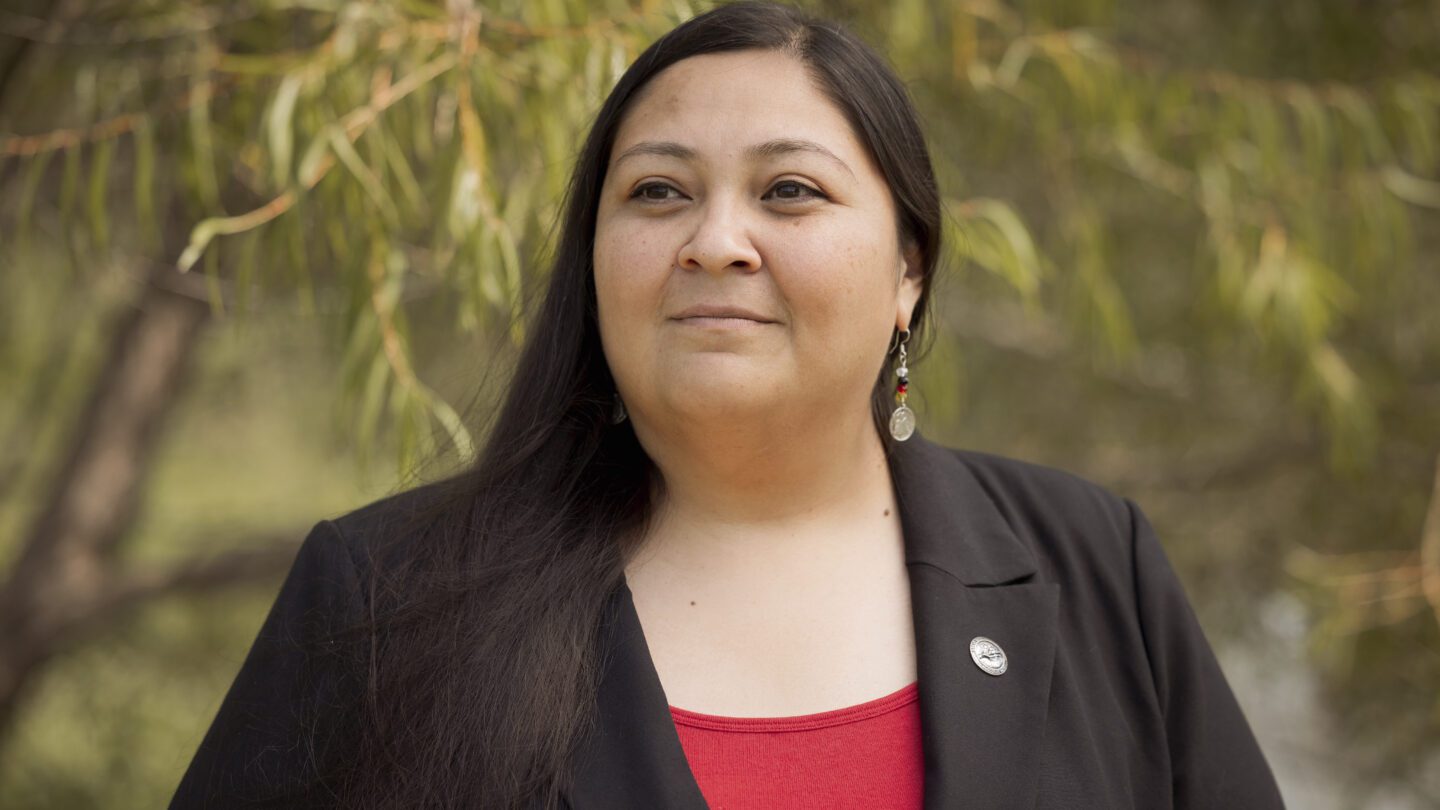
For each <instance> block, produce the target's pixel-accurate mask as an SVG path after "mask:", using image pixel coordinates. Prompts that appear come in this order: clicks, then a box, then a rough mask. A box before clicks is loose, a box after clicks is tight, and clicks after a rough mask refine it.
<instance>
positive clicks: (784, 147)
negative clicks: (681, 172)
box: [615, 138, 855, 178]
mask: <svg viewBox="0 0 1440 810" xmlns="http://www.w3.org/2000/svg"><path fill="white" fill-rule="evenodd" d="M793 152H809V153H811V154H816V155H820V156H821V157H824V158H826V159H828V160H831V161H834V162H835V163H838V164H840V168H842V169H844V170H845V171H846V172H847V173H849V175H850V176H851V177H852V178H853V177H854V176H855V172H853V171H851V170H850V167H849V166H848V165H846V163H845V161H843V160H841V159H840V158H839V157H837V156H836V155H835V153H834V152H831V151H830V150H829V149H826V148H825V147H823V146H821V145H820V144H818V143H816V142H814V141H807V140H802V139H798V138H775V139H774V140H769V141H765V142H763V143H757V144H754V145H753V146H750V147H748V148H746V150H745V155H746V157H749V158H752V159H755V158H770V157H778V156H780V155H788V154H791V153H793ZM637 155H659V156H660V157H673V158H678V159H680V160H694V159H695V150H694V149H691V148H690V147H688V146H686V145H684V144H682V143H676V142H675V141H641V142H640V143H637V144H635V145H634V146H632V147H630V148H629V149H626V150H625V151H624V152H621V153H620V156H619V157H617V158H615V165H616V166H619V165H620V161H622V160H624V159H626V158H629V157H635V156H637Z"/></svg>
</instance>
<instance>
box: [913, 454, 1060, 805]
mask: <svg viewBox="0 0 1440 810" xmlns="http://www.w3.org/2000/svg"><path fill="white" fill-rule="evenodd" d="M890 466H891V475H892V477H893V479H894V483H895V491H896V498H897V500H898V502H899V507H900V519H901V526H902V528H903V530H904V533H905V562H906V566H907V568H908V569H909V572H910V601H911V607H912V610H913V615H914V620H915V643H916V650H917V658H918V661H917V664H918V670H919V681H920V723H921V730H922V734H923V738H924V752H925V753H924V756H925V807H926V808H927V810H938V809H939V808H951V807H964V806H969V805H971V804H981V803H983V804H984V805H986V806H989V807H1007V808H1008V807H1014V808H1022V807H1033V806H1034V804H1035V799H1036V790H1037V787H1038V786H1037V783H1036V779H1037V777H1038V773H1039V756H1040V750H1041V740H1042V739H1043V737H1044V733H1045V720H1046V711H1047V708H1048V707H1049V703H1050V675H1051V670H1052V669H1053V666H1054V662H1055V641H1056V639H1055V633H1056V623H1057V621H1058V616H1057V613H1056V610H1057V608H1058V605H1059V590H1060V588H1059V585H1057V584H1054V583H1044V582H1035V581H1034V574H1035V573H1036V565H1035V558H1034V555H1033V554H1031V553H1030V551H1029V550H1028V549H1026V548H1025V547H1024V546H1023V545H1022V544H1021V543H1020V541H1019V539H1018V538H1016V537H1015V534H1014V532H1013V531H1011V529H1010V527H1009V524H1007V523H1006V522H1005V519H1004V518H1003V516H1001V514H1000V512H999V510H998V509H997V508H996V506H995V504H994V502H993V501H992V500H991V499H990V497H989V495H988V494H986V492H985V490H984V488H983V487H982V486H981V484H980V482H979V480H978V479H976V478H975V476H974V474H973V473H971V472H970V470H969V468H967V467H966V466H965V464H964V462H962V461H961V460H960V458H959V457H958V456H957V455H956V454H955V453H954V452H953V451H951V450H948V449H946V448H944V447H940V446H938V445H935V444H932V443H930V442H929V441H926V440H925V439H924V438H922V437H921V436H919V435H918V434H916V435H914V436H912V437H911V438H910V440H909V441H908V442H906V443H904V444H898V445H896V446H895V447H894V449H893V451H892V453H891V459H890ZM977 636H983V637H985V638H988V639H990V640H992V641H994V642H995V643H996V644H998V645H999V646H1000V647H1001V649H1003V650H1004V652H1005V656H1006V659H1007V668H1006V670H1005V671H1004V673H1003V674H1001V675H991V674H989V673H987V672H986V671H984V670H982V669H981V668H980V667H979V665H977V664H976V663H975V662H974V660H973V659H972V658H971V654H970V643H971V640H972V639H974V638H976V637H977Z"/></svg>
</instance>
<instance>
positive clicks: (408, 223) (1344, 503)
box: [0, 0, 1440, 810]
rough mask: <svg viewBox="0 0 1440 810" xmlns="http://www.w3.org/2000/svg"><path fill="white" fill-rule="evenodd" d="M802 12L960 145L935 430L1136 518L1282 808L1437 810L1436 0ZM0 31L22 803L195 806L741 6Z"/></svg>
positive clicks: (3, 597)
mask: <svg viewBox="0 0 1440 810" xmlns="http://www.w3.org/2000/svg"><path fill="white" fill-rule="evenodd" d="M803 5H804V6H805V7H806V8H810V9H813V10H815V11H818V12H821V13H823V14H826V15H831V16H833V17H835V18H836V19H839V20H841V21H843V22H845V23H847V24H848V25H850V26H852V27H853V29H854V30H855V31H857V32H858V33H860V34H861V35H862V36H863V37H864V38H866V39H867V40H868V41H869V42H871V43H872V44H874V45H876V46H877V47H879V48H880V49H881V50H883V51H884V52H885V53H886V54H888V56H889V57H890V58H891V60H892V61H893V62H894V64H895V66H896V67H897V69H898V71H899V73H900V74H901V76H902V77H903V78H904V79H905V80H906V82H907V83H908V84H909V86H910V88H911V90H912V92H913V94H914V96H915V98H916V100H917V101H918V103H919V105H920V107H921V109H922V112H923V114H924V116H925V118H926V122H927V128H928V133H929V136H930V138H931V148H932V151H933V154H934V157H935V159H936V161H937V165H938V169H939V171H940V174H941V179H942V189H943V191H944V194H945V196H946V200H947V203H946V205H947V227H948V228H949V234H948V236H949V237H950V239H949V245H948V253H947V255H946V256H945V257H944V260H943V265H944V268H945V270H944V275H943V277H942V280H941V281H940V286H939V287H938V288H937V298H936V313H937V316H938V317H937V320H936V325H937V326H938V329H937V330H936V333H935V336H934V337H935V339H934V341H933V344H931V345H930V346H929V347H928V351H927V352H926V353H924V354H923V355H922V356H921V357H920V359H919V360H917V361H913V362H912V368H913V369H914V381H915V382H914V390H913V391H912V392H911V403H912V405H914V406H916V410H917V412H918V415H919V419H920V423H921V429H922V430H923V431H924V432H925V433H926V435H927V436H929V437H931V438H934V439H937V440H940V441H943V442H946V443H950V444H954V445H958V446H964V447H970V448H975V449H980V450H986V451H991V452H998V453H1003V454H1007V455H1012V456H1018V457H1021V458H1025V459H1029V460H1033V461H1037V462H1041V463H1045V464H1050V465H1054V466H1059V467H1063V468H1065V469H1069V470H1072V471H1074V472H1076V473H1079V474H1081V475H1083V476H1086V477H1088V478H1091V479H1093V480H1096V481H1098V482H1100V483H1102V484H1104V485H1106V486H1108V487H1109V488H1111V489H1112V490H1114V491H1116V492H1118V493H1121V494H1124V495H1127V496H1129V497H1132V498H1134V499H1135V500H1137V501H1138V502H1139V503H1140V504H1141V505H1142V507H1144V508H1145V510H1146V511H1147V513H1148V514H1149V515H1150V517H1151V518H1152V520H1153V522H1154V523H1155V525H1156V527H1157V529H1158V530H1159V532H1160V535H1161V538H1162V542H1163V543H1164V545H1165V548H1166V550H1167V552H1168V553H1169V554H1170V556H1171V559H1172V560H1173V561H1174V563H1175V566H1176V568H1177V569H1178V570H1179V572H1180V575H1181V578H1182V580H1183V581H1184V583H1185V586H1186V588H1187V591H1188V592H1189V593H1190V596H1191V599H1192V602H1193V604H1194V605H1195V609H1196V611H1197V613H1198V614H1199V615H1200V619H1201V622H1202V624H1203V625H1204V627H1205V629H1206V632H1207V634H1208V636H1209V637H1210V639H1211V641H1212V643H1213V645H1214V646H1215V648H1216V651H1217V653H1218V654H1219V656H1220V658H1221V661H1222V664H1223V665H1224V667H1225V671H1226V673H1227V674H1228V676H1229V677H1230V679H1231V683H1232V685H1233V686H1234V687H1235V690H1236V692H1237V694H1238V697H1239V699H1240V702H1241V704H1242V705H1243V707H1244V708H1245V710H1246V712H1247V714H1248V716H1249V717H1250V719H1251V722H1252V724H1253V726H1254V728H1255V731H1256V733H1257V736H1258V737H1259V739H1260V742H1261V744H1262V746H1263V748H1264V749H1265V751H1266V753H1267V755H1268V757H1269V758H1270V761H1271V764H1272V766H1273V767H1274V769H1275V771H1276V774H1277V777H1278V778H1279V780H1280V782H1281V786H1282V789H1283V791H1284V793H1285V796H1286V799H1287V802H1288V803H1289V804H1290V806H1292V807H1296V808H1320V809H1321V810H1328V809H1329V808H1337V809H1338V808H1396V809H1399V808H1426V807H1437V806H1440V688H1437V687H1440V479H1437V456H1440V272H1437V270H1440V267H1437V259H1436V256H1437V250H1440V3H1435V2H1433V0H1423V1H1422V0H1310V1H1309V2H1288V3H1287V2H1254V1H1253V0H1243V1H1242V0H1212V1H1211V2H1199V0H1144V2H1139V1H1138V0H1135V1H1132V2H1121V1H1120V0H950V2H925V0H891V2H885V3H881V2H859V1H858V0H836V1H835V2H811V3H804V4H803ZM4 6H5V7H4V10H0V808H27V810H47V809H48V808H88V807H104V808H153V807H159V806H163V805H164V804H165V802H167V801H168V798H169V796H170V793H171V791H172V790H173V788H174V786H175V784H176V783H177V782H178V780H179V777H180V774H181V773H182V771H183V769H184V768H185V766H186V764H187V763H188V761H189V758H190V756H191V755H192V754H193V752H194V749H195V746H196V745H197V744H198V742H199V740H200V737H201V735H202V734H203V732H204V730H205V728H206V727H207V726H208V724H209V722H210V719H211V717H212V716H213V713H214V711H215V709H216V707H217V706H218V704H219V701H220V699H221V697H222V695H223V694H224V691H225V689H226V688H227V687H228V686H229V683H230V680H231V679H232V678H233V677H234V674H235V672H236V669H237V668H238V666H239V663H240V661H241V659H242V657H243V656H244V654H245V652H246V650H247V649H248V647H249V645H250V642H251V641H252V639H253V637H254V634H255V632H256V631H257V629H258V628H259V625H260V622H261V620H262V619H263V617H264V613H265V611H266V609H267V608H268V606H269V604H270V601H271V600H272V599H273V598H274V595H275V592H276V590H277V588H278V586H279V582H280V578H281V577H282V575H283V573H284V572H285V570H286V569H287V568H288V566H289V564H290V561H291V558H292V556H293V554H294V551H295V549H296V547H297V545H298V543H299V541H300V540H301V539H302V538H303V537H304V535H305V533H306V532H307V530H308V529H309V527H310V526H312V525H313V524H314V523H315V522H316V521H318V520H321V519H324V518H328V517H333V516H336V515H338V514H341V513H343V512H345V511H348V510H350V509H353V508H355V507H358V506H360V505H362V504H364V503H366V502H368V501H369V500H373V499H374V498H377V497H379V496H381V495H384V494H386V493H388V492H392V491H394V490H396V489H399V488H403V487H406V486H410V485H413V484H414V483H415V482H416V481H419V480H424V479H425V478H427V477H435V476H438V475H441V474H443V473H444V472H445V471H446V470H448V469H452V468H453V467H454V465H456V464H459V463H463V461H464V459H465V458H467V457H468V456H469V455H470V454H471V453H472V452H473V448H474V446H475V445H476V444H477V443H479V442H483V440H484V432H485V430H486V425H487V424H488V419H487V415H488V412H489V410H490V406H491V403H492V402H493V401H494V400H493V397H494V396H495V392H496V391H498V390H499V389H500V388H501V387H503V385H504V384H505V377H506V374H507V373H508V369H509V368H510V366H511V364H512V361H513V359H514V356H515V348H516V346H517V344H518V342H519V341H521V340H522V339H523V338H524V335H525V326H526V321H525V314H524V313H525V312H526V311H527V310H526V307H527V305H528V304H529V302H530V300H531V296H532V294H533V293H534V292H535V291H536V290H537V289H539V288H540V285H541V284H542V283H543V277H544V274H545V268H546V266H547V265H546V262H547V256H548V251H549V249H550V245H549V240H550V238H551V236H552V235H553V228H554V224H555V217H556V213H557V210H558V205H559V202H560V199H561V195H562V193H563V184H564V181H565V178H566V176H567V173H568V171H569V170H570V167H571V163H572V160H573V158H574V155H575V153H576V151H577V149H578V146H579V143H580V139H581V138H582V136H583V134H584V132H585V130H586V127H587V125H588V123H589V121H590V120H591V118H592V116H593V115H594V113H595V112H596V110H597V109H598V105H599V103H600V100H601V99H602V98H603V96H604V94H605V93H606V92H607V91H608V89H609V88H610V86H611V85H612V84H613V82H614V81H615V79H616V78H617V76H618V75H619V73H620V72H621V71H622V70H623V69H624V68H625V67H626V66H627V65H628V64H629V62H630V61H631V60H632V59H633V58H634V57H635V56H636V55H638V53H639V52H640V51H641V50H642V49H643V48H644V47H645V46H646V45H647V44H648V43H649V42H651V41H652V40H653V39H654V38H655V37H656V36H658V35H659V34H660V33H663V32H664V31H665V30H667V29H669V28H670V27H672V26H673V25H674V24H675V23H677V22H678V21H680V20H681V19H684V18H686V17H688V16H691V15H693V14H695V13H697V12H699V11H701V10H703V9H704V8H705V7H707V6H706V4H703V3H696V4H690V3H688V2H684V1H683V0H674V1H673V2H670V1H666V2H662V1H661V0H649V1H647V2H641V3H630V2H624V1H623V0H609V1H608V2H579V0H530V1H529V2H519V0H504V1H503V2H476V1H475V0H449V2H434V1H433V0H375V1H374V2H340V1H339V0H234V2H225V3H199V2H189V1H187V0H146V1H144V2H141V1H136V2H121V1H120V0H109V1H107V0H93V1H92V0H7V2H6V3H5V4H4Z"/></svg>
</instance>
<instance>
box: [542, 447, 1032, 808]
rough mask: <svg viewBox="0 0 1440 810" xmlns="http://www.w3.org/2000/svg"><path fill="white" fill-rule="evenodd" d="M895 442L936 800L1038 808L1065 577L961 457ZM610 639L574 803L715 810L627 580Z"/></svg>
mask: <svg viewBox="0 0 1440 810" xmlns="http://www.w3.org/2000/svg"><path fill="white" fill-rule="evenodd" d="M892 448H893V449H892V450H891V452H890V469H891V478H892V480H893V482H894V487H895V491H896V499H897V502H898V505H899V510H900V520H901V527H902V530H903V532H904V537H905V561H906V566H907V569H908V571H909V574H910V586H911V588H910V590H911V592H910V599H911V607H912V611H913V618H914V622H915V636H916V650H917V670H918V679H919V683H920V715H921V733H922V737H923V749H924V768H925V808H926V810H939V808H950V807H958V806H962V805H967V804H971V803H976V802H983V803H985V804H987V805H990V806H995V807H1029V806H1032V805H1033V804H1034V802H1035V796H1036V787H1037V784H1036V779H1037V776H1038V773H1039V767H1038V764H1039V753H1040V742H1041V740H1042V738H1043V734H1044V730H1045V720H1046V712H1047V708H1048V705H1049V691H1050V675H1051V670H1052V667H1053V663H1054V656H1055V633H1056V621H1057V611H1056V608H1057V606H1058V604H1059V586H1058V585H1056V584H1054V583H1042V582H1035V581H1034V574H1035V573H1036V564H1035V557H1034V554H1033V553H1031V552H1030V551H1029V550H1028V549H1027V548H1026V547H1025V546H1024V545H1023V544H1022V543H1021V542H1020V540H1019V539H1018V538H1017V537H1016V536H1015V533H1014V532H1013V531H1012V530H1011V528H1010V526H1009V524H1008V523H1007V522H1006V521H1005V519H1004V517H1003V516H1002V515H1001V513H1000V511H999V510H998V509H997V508H996V505H995V503H994V502H993V501H992V500H991V498H990V496H989V495H988V494H987V492H986V490H985V488H984V487H983V486H982V485H981V483H980V480H979V479H978V478H977V477H976V476H975V474H974V473H973V472H972V471H971V470H970V468H969V467H968V466H967V465H966V463H965V462H964V461H962V459H961V457H960V456H959V455H957V454H956V453H955V452H954V451H952V450H949V449H946V448H944V447H941V446H938V445H936V444H933V443H931V442H929V441H928V440H926V439H925V438H924V437H922V436H920V435H919V434H918V433H917V434H915V435H914V436H912V437H911V438H910V440H909V441H907V442H904V443H896V444H894V445H893V446H892ZM976 636H985V637H986V638H989V639H991V640H993V641H994V642H996V643H998V644H999V645H1000V647H1001V648H1002V649H1003V650H1004V652H1005V654H1006V657H1007V660H1008V668H1007V670H1006V672H1005V673H1004V674H1002V675H999V676H994V675H990V674H988V673H986V672H985V671H983V670H981V669H980V668H979V666H978V665H977V664H975V663H974V661H973V660H972V658H971V654H970V642H971V640H972V639H973V638H975V637H976ZM601 639H602V650H603V651H604V652H603V655H602V662H601V663H602V667H603V669H602V675H601V681H600V686H599V692H598V694H597V704H598V706H597V708H598V718H597V725H596V727H595V729H594V731H593V733H592V734H591V735H590V736H589V738H588V739H587V740H586V741H585V742H584V744H583V745H582V746H581V748H580V750H579V751H578V752H577V757H576V760H575V763H576V765H575V769H574V771H573V772H572V779H571V784H570V785H569V787H568V788H567V790H566V798H567V800H568V801H569V803H570V805H571V807H573V808H575V810H602V809H607V808H614V809H615V810H621V809H622V808H627V809H628V808H635V807H663V808H678V809H680V810H703V809H704V808H705V807H706V804H705V800H704V798H703V796H702V795H701V793H700V789H699V787H698V786H697V784H696V783H695V779H694V776H693V774H692V773H691V771H690V768H689V765H688V763H687V761H686V759H685V753H684V750H683V749H682V748H681V746H680V739H679V736H678V734H677V733H676V730H675V726H674V723H673V721H672V719H671V717H670V710H669V703H668V701H667V700H666V698H665V692H664V690H663V688H662V687H661V685H660V680H659V676H658V675H657V674H656V671H655V666H654V662H653V661H652V659H651V658H650V652H649V648H648V647H647V646H646V644H645V636H644V632H643V630H642V628H641V626H640V620H639V616H638V614H637V613H636V611H635V605H634V602H633V600H632V597H631V593H630V589H629V587H628V585H626V584H625V582H624V581H623V580H622V582H621V584H620V586H619V587H618V588H617V589H616V590H615V592H614V593H613V594H612V597H611V599H610V600H609V602H608V603H607V605H606V610H605V615H604V618H603V620H602V627H601Z"/></svg>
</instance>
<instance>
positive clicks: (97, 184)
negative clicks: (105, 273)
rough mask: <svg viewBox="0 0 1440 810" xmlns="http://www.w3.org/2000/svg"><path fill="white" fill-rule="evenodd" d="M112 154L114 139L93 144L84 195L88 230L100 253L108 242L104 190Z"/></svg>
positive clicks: (108, 179) (108, 183)
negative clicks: (88, 180)
mask: <svg viewBox="0 0 1440 810" xmlns="http://www.w3.org/2000/svg"><path fill="white" fill-rule="evenodd" d="M114 156H115V141H113V140H111V139H108V138H107V139H105V140H102V141H100V142H99V143H97V144H95V150H94V155H93V156H92V158H91V160H90V182H89V184H88V188H87V190H86V195H85V198H86V203H87V205H86V207H87V209H88V211H89V219H90V232H91V234H93V236H94V238H95V249H96V250H97V251H99V252H102V253H103V252H104V251H105V249H106V248H107V247H108V246H109V244H110V217H109V212H108V211H107V208H108V206H107V205H106V203H107V202H108V200H107V199H106V194H105V192H106V190H108V189H109V188H110V162H111V159H112V158H114Z"/></svg>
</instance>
